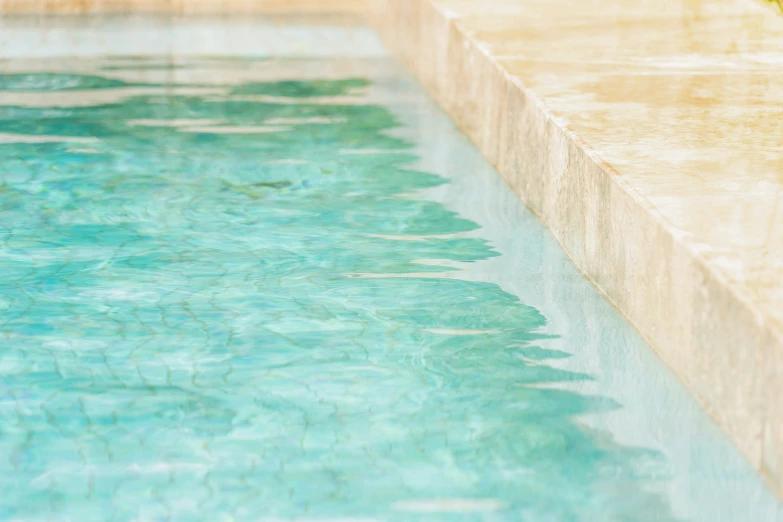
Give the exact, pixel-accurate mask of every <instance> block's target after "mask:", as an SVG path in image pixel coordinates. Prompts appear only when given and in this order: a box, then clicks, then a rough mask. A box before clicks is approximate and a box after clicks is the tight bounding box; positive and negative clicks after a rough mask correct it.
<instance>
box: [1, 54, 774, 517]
mask: <svg viewBox="0 0 783 522" xmlns="http://www.w3.org/2000/svg"><path fill="white" fill-rule="evenodd" d="M3 71H4V72H3V74H2V75H0V183H1V184H0V224H2V228H1V229H0V241H2V242H1V243H0V264H1V266H2V270H1V271H0V310H1V312H0V324H1V325H2V326H0V333H1V334H2V336H3V342H2V347H0V371H1V372H2V375H3V379H2V384H1V385H0V415H1V416H2V417H1V418H2V424H0V455H3V456H5V457H6V458H3V459H0V498H2V500H0V518H2V519H7V520H79V521H89V520H123V521H124V520H183V521H184V520H209V521H215V520H302V519H307V520H342V521H349V520H353V521H358V520H388V521H393V520H395V521H396V520H413V521H415V520H498V521H506V520H509V521H511V520H524V521H531V522H536V521H542V522H543V521H547V522H549V521H556V522H560V521H563V522H566V521H577V520H578V521H582V520H584V521H598V520H600V521H628V522H637V521H638V522H642V521H679V520H723V519H725V520H730V519H732V518H729V517H733V516H734V515H733V514H736V513H746V514H750V516H751V518H749V519H747V520H752V519H756V520H773V519H774V518H773V517H775V516H778V514H779V510H778V505H777V503H776V502H775V501H774V500H772V498H771V496H770V495H769V493H768V492H767V491H766V490H765V489H764V487H763V486H762V485H761V484H760V483H759V481H758V479H757V478H756V477H755V475H754V474H753V473H752V472H750V470H749V469H748V468H747V466H745V465H744V463H743V461H742V460H741V458H740V457H739V456H738V455H737V453H736V451H735V450H734V449H733V448H731V446H730V445H729V444H728V443H727V442H726V441H725V439H724V438H723V437H722V436H721V435H720V434H719V433H718V432H717V430H716V429H715V428H714V426H712V424H711V423H710V422H709V420H708V419H706V417H705V416H704V415H702V414H701V413H700V412H699V411H698V407H697V406H696V405H695V404H694V403H693V401H692V400H691V399H690V398H689V397H688V396H687V393H685V392H684V390H682V389H681V387H680V386H679V385H678V384H677V383H676V380H675V379H673V377H672V376H670V375H669V374H668V373H667V371H666V370H665V369H664V368H662V367H661V365H659V364H657V363H656V362H655V359H654V357H653V356H652V355H651V354H650V353H649V350H648V349H647V348H646V347H645V346H644V345H643V343H641V341H640V340H639V339H638V338H637V337H636V336H635V334H634V333H633V332H632V330H631V329H630V328H629V327H628V326H627V325H625V324H624V323H623V322H622V320H621V319H620V318H619V317H618V316H617V314H615V313H614V311H613V310H611V308H610V307H609V306H608V305H607V304H606V303H604V302H603V301H602V300H601V299H600V297H599V296H597V294H596V293H595V292H594V291H593V290H592V289H591V288H590V287H589V285H587V283H586V282H584V281H583V280H582V279H581V278H580V277H579V275H578V274H577V273H576V272H575V270H574V269H573V268H572V267H570V265H568V263H567V261H566V260H565V258H564V256H563V255H562V253H561V252H560V251H559V249H558V248H557V246H556V245H555V244H554V243H553V241H552V240H551V238H549V236H548V235H547V234H546V232H544V231H543V230H542V229H541V227H540V225H539V224H538V223H537V222H535V220H534V219H533V218H531V216H530V215H529V214H528V213H526V212H525V211H524V210H523V209H522V208H521V206H520V205H519V204H518V203H517V202H516V199H514V197H513V195H512V194H510V193H509V191H508V190H507V189H506V188H505V187H504V186H503V185H502V183H501V182H500V181H499V180H498V178H497V177H496V175H495V174H494V173H492V172H491V169H489V167H487V166H486V165H485V164H484V163H483V162H482V160H481V159H480V157H479V156H478V153H476V151H475V150H474V149H472V147H471V146H470V145H469V144H468V142H467V141H466V140H465V139H464V138H463V137H462V136H461V135H459V134H458V133H457V132H456V130H455V129H454V128H453V126H452V125H451V124H450V123H449V122H448V120H447V119H446V118H445V117H444V116H443V115H441V114H440V113H439V111H438V110H437V109H436V108H435V107H434V106H433V105H432V103H431V102H430V101H429V100H428V99H427V98H426V96H425V95H424V94H423V93H422V92H421V91H420V90H419V89H418V88H416V87H415V86H413V85H412V84H411V82H410V80H409V79H408V78H407V77H406V76H405V75H404V73H402V72H400V71H399V70H398V69H397V68H396V67H395V66H394V65H392V64H391V63H390V62H389V61H388V60H387V61H383V62H380V63H379V62H378V61H377V60H373V61H364V60H360V59H326V58H321V59H318V60H303V59H273V58H270V57H255V58H251V57H231V58H219V57H210V58H207V57H180V58H176V59H172V58H170V57H169V58H166V59H161V58H160V57H156V56H132V57H129V56H113V57H111V56H110V57H99V58H90V59H70V60H66V61H62V60H58V61H48V60H42V61H35V60H26V61H24V62H7V63H6V64H5V66H4V68H3ZM564 296H565V297H564ZM607 349H609V350H610V351H612V350H614V351H615V353H614V355H612V354H611V353H610V354H609V355H607V351H606V350H607ZM620 352H622V353H620ZM629 354H630V355H629ZM628 357H631V358H633V359H634V361H630V362H629V361H626V360H625V359H624V358H628ZM607 361H610V362H607ZM594 363H598V367H596V366H595V364H594ZM607 365H609V366H607ZM608 368H611V370H610V371H607V370H608ZM613 372H616V373H617V374H618V375H619V377H618V376H617V375H616V376H614V377H613V376H612V375H610V374H612V373H613ZM618 382H619V383H620V384H618ZM646 394H651V395H654V396H656V397H658V398H653V397H650V398H648V399H645V398H644V396H645V395H646ZM661 397H663V398H666V397H668V401H669V405H670V406H672V405H673V406H674V408H673V410H677V413H675V412H674V411H669V412H668V413H663V414H662V412H665V410H666V407H665V406H661V404H660V398H661ZM644 402H646V404H643V405H642V406H641V407H640V406H639V405H640V404H641V403H644ZM629 412H630V413H629ZM613 419H614V420H613ZM618 419H619V420H618ZM683 423H685V424H683ZM639 426H642V427H643V429H641V430H638V429H637V428H638V427H639ZM650 427H652V428H651V429H652V431H651V430H650ZM659 432H660V433H659ZM683 448H686V449H685V450H683ZM694 448H696V449H694ZM683 451H685V452H687V453H688V454H689V456H690V457H689V461H688V462H686V463H683V461H682V456H683V454H684V453H683ZM683 486H685V487H683ZM751 509H756V510H757V513H761V515H758V516H762V517H763V518H753V517H757V515H756V514H754V512H752V511H749V510H751ZM721 517H726V518H721Z"/></svg>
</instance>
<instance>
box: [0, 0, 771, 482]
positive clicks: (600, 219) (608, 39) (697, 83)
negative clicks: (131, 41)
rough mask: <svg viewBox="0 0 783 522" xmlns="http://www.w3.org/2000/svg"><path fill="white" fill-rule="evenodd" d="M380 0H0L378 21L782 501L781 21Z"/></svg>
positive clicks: (719, 10) (40, 5)
mask: <svg viewBox="0 0 783 522" xmlns="http://www.w3.org/2000/svg"><path fill="white" fill-rule="evenodd" d="M366 1H367V4H366V5H365V3H364V0H260V1H252V0H226V1H219V0H163V1H156V0H0V12H13V13H79V12H128V11H131V12H135V11H156V12H172V13H206V12H226V13H229V12H247V11H253V12H274V13H280V12H296V13H302V12H308V13H334V12H354V13H355V12H359V11H364V10H365V9H366V10H367V12H366V14H367V16H368V17H369V19H370V21H371V22H372V24H373V25H374V27H375V28H376V29H377V30H378V32H379V33H380V34H381V36H382V37H383V39H384V41H385V42H386V44H387V45H388V46H389V47H390V49H392V50H393V51H394V52H396V53H397V54H398V56H400V57H401V58H402V60H403V61H404V62H405V63H406V64H407V65H408V67H410V68H411V69H412V70H413V71H414V72H415V73H416V74H417V76H418V77H419V79H420V80H421V81H422V83H423V84H424V85H425V86H426V87H427V88H428V89H429V91H430V93H431V94H432V95H433V96H434V97H435V98H436V99H437V100H438V101H439V102H440V103H441V104H442V105H443V107H444V108H445V109H446V110H447V111H448V112H449V113H450V114H451V116H452V117H453V118H454V119H455V120H456V121H457V123H458V124H459V125H460V126H461V127H462V129H463V130H464V131H465V132H466V133H467V134H468V135H469V136H470V137H471V139H472V140H473V141H474V142H475V143H476V144H477V145H478V147H479V148H480V150H481V151H482V152H483V154H484V155H485V156H486V157H487V158H488V159H489V160H490V161H491V162H492V163H493V164H494V165H495V166H496V167H497V168H498V170H499V171H500V172H501V174H502V175H503V176H504V177H505V178H506V179H507V181H508V183H509V184H510V185H511V186H512V187H513V188H514V190H515V191H516V193H517V194H518V195H519V197H520V199H521V200H522V201H523V202H524V203H525V204H526V205H528V206H529V207H530V208H531V209H532V210H533V211H534V212H536V213H537V214H538V215H539V216H540V218H541V219H542V221H543V222H544V223H545V224H546V225H547V226H548V227H549V228H550V229H551V231H552V232H553V234H554V235H555V236H556V237H557V239H558V240H559V241H560V242H561V244H562V245H563V247H564V248H565V250H566V251H567V252H568V254H569V255H570V256H571V258H572V259H573V261H574V263H575V264H576V265H577V266H578V267H579V268H580V270H582V271H583V272H584V273H585V274H586V275H587V276H588V277H589V278H590V279H591V280H592V281H593V282H594V283H595V285H596V286H597V287H598V288H599V289H600V290H602V291H603V292H604V293H605V294H606V295H607V296H608V298H609V299H610V300H611V301H612V302H613V303H614V304H615V305H616V306H617V308H618V309H620V310H621V311H622V312H623V313H624V314H625V315H626V316H627V317H628V318H629V320H630V321H631V322H632V323H633V324H634V325H635V326H636V327H637V328H638V329H639V330H640V331H641V332H642V333H643V334H644V335H645V337H646V338H647V339H648V341H649V342H650V343H651V345H652V346H653V347H654V349H655V350H656V351H657V353H658V354H659V355H660V357H661V358H662V359H663V360H664V361H665V362H666V363H667V364H668V365H669V366H670V367H671V368H672V369H673V370H674V371H675V372H676V373H677V374H678V375H679V376H680V377H681V378H682V379H683V380H684V381H685V382H686V384H687V385H688V387H689V388H690V389H691V391H692V392H693V393H694V394H695V395H696V396H697V397H698V398H699V400H700V401H701V403H702V404H703V406H704V407H705V409H706V410H707V411H708V412H709V413H710V414H711V415H712V416H713V418H714V419H715V420H716V421H717V422H718V423H719V424H720V425H721V426H722V427H723V429H724V430H725V431H726V432H727V433H728V434H729V436H730V437H731V438H732V439H733V440H734V441H735V443H736V444H737V445H738V446H739V448H740V449H741V450H742V451H743V452H744V454H745V455H746V456H747V457H748V459H749V460H750V461H751V463H752V464H753V465H754V466H755V467H756V469H758V470H760V471H761V472H762V473H763V474H764V475H765V477H766V478H767V479H768V480H769V481H770V482H771V483H772V484H773V485H775V486H776V488H777V490H778V492H781V491H783V400H782V399H781V397H782V396H783V378H781V376H783V16H779V15H777V14H776V13H775V11H774V6H770V5H769V4H768V5H763V3H762V2H756V1H755V0H660V1H657V2H641V1H618V0H592V1H590V2H574V1H573V0H366ZM770 7H773V8H772V9H770ZM6 36H7V37H8V36H9V35H8V34H7V35H6ZM0 40H2V38H0ZM107 41H109V40H107ZM6 43H7V42H6ZM49 43H50V44H51V42H49ZM117 45H119V44H117Z"/></svg>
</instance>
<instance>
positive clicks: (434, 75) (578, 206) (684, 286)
mask: <svg viewBox="0 0 783 522" xmlns="http://www.w3.org/2000/svg"><path fill="white" fill-rule="evenodd" d="M457 14H458V13H453V12H450V11H449V10H448V8H446V7H443V6H438V4H437V2H434V1H432V0H370V9H369V16H368V18H369V21H370V23H371V24H372V25H373V27H374V28H375V29H376V31H378V33H379V35H380V36H381V38H382V40H383V41H384V43H385V44H386V45H388V46H389V47H390V49H391V50H392V51H393V52H394V53H395V54H396V55H397V56H398V57H399V58H400V59H401V60H402V61H403V63H404V64H405V65H406V66H408V67H409V68H410V69H411V70H412V71H413V72H414V73H415V75H416V76H417V78H418V79H419V80H420V81H421V83H422V84H423V85H424V87H425V88H426V90H427V91H428V92H429V93H430V95H432V96H433V97H434V98H435V99H436V100H437V101H438V102H439V103H440V105H441V106H442V107H443V108H444V109H445V110H446V112H448V114H449V115H450V116H451V117H452V118H453V119H454V120H455V122H456V123H457V124H458V125H459V126H460V128H461V129H462V130H463V131H464V132H465V133H466V134H467V135H468V136H469V137H470V139H471V140H472V141H473V142H474V143H475V144H476V146H477V147H478V148H479V150H480V151H481V152H482V154H483V155H484V156H485V157H486V158H487V159H488V160H489V161H490V162H491V163H492V164H493V165H494V166H495V167H496V168H497V170H498V171H499V172H500V173H501V175H502V176H503V177H504V178H505V179H506V181H507V182H508V183H509V185H510V186H511V187H512V188H513V190H514V191H515V193H516V194H517V196H518V197H519V198H520V199H521V201H522V202H523V203H524V204H525V205H526V206H528V207H529V208H530V209H531V210H532V211H533V212H534V213H535V214H536V215H537V216H538V217H539V218H540V219H541V220H542V221H543V222H544V224H545V225H546V226H547V227H548V228H549V229H550V231H551V232H552V233H553V235H554V236H555V238H556V239H557V241H558V242H559V243H560V244H561V246H562V247H563V249H564V250H565V252H566V253H567V254H568V256H569V257H570V258H571V260H572V261H573V263H574V264H575V265H576V266H577V268H578V269H579V270H580V271H581V272H582V273H583V274H584V275H585V276H586V277H587V278H588V279H589V280H590V281H591V282H592V283H593V284H594V285H595V286H596V288H597V289H598V290H599V291H600V292H601V293H602V294H603V295H604V296H606V298H607V299H608V300H609V301H610V302H611V303H612V304H613V305H614V306H615V307H616V308H617V309H618V310H619V311H620V312H621V313H622V314H623V315H624V316H625V317H626V318H627V319H628V320H629V322H630V323H631V324H633V325H634V326H635V328H636V329H637V330H638V331H639V332H640V333H641V334H642V335H643V336H644V338H645V339H646V340H647V341H648V343H649V344H650V345H651V347H652V348H653V350H654V351H655V352H656V353H657V355H658V356H659V357H660V358H661V359H662V360H663V361H664V362H665V363H666V364H667V365H668V366H669V367H670V368H671V369H672V370H673V371H674V372H675V374H676V375H678V376H679V377H680V379H681V380H683V381H684V382H685V384H686V386H687V387H688V389H689V390H690V391H691V393H692V394H693V395H694V396H695V397H696V398H697V400H698V401H699V402H700V404H701V405H702V407H703V408H704V409H705V410H706V412H707V413H708V414H709V415H710V416H711V417H712V418H713V419H714V420H715V422H716V423H717V424H718V425H719V426H720V427H721V428H722V429H723V431H724V432H726V433H727V434H728V436H729V437H730V438H731V439H732V441H733V442H734V443H735V444H736V446H737V447H738V448H739V449H740V450H741V452H742V453H743V454H744V455H745V457H746V458H747V459H748V460H749V461H750V463H751V465H752V466H753V467H754V469H756V470H757V471H759V472H760V474H761V475H762V476H763V477H764V479H765V480H766V481H767V482H768V483H769V484H770V485H771V486H772V487H773V489H774V490H775V491H776V492H777V493H778V496H780V497H783V426H782V425H783V422H782V421H781V419H783V406H782V405H779V404H777V402H778V401H776V397H779V396H781V395H783V384H781V383H780V382H779V379H776V376H778V375H780V374H781V371H780V370H783V333H781V332H780V331H778V330H777V329H776V328H775V325H774V324H772V321H771V320H770V318H769V317H767V316H766V314H765V313H764V311H763V310H761V309H759V308H758V307H756V306H755V303H754V301H753V299H752V298H751V297H750V296H748V295H744V294H743V292H742V290H743V289H742V288H736V286H733V285H732V284H731V282H730V281H728V280H725V279H724V278H722V277H721V275H720V274H718V273H716V272H715V271H714V270H713V269H712V268H711V267H710V266H709V265H708V264H707V263H705V262H704V261H703V259H701V258H700V256H699V254H698V252H696V251H694V249H693V246H692V245H690V244H688V241H686V240H683V238H682V234H677V231H676V230H675V229H674V228H673V227H672V226H671V224H670V223H668V222H667V221H666V219H665V217H664V216H661V215H659V214H657V213H656V212H655V209H653V208H651V206H650V205H647V204H646V203H647V202H646V201H645V199H644V198H643V197H642V196H640V195H638V194H636V193H634V191H633V190H632V189H631V188H630V187H628V186H627V185H626V184H625V183H624V182H623V179H622V178H621V176H618V173H617V172H616V171H615V170H614V169H613V168H612V166H611V165H609V164H607V163H606V162H604V161H602V160H601V159H600V158H597V157H595V156H594V155H592V154H591V153H590V151H589V150H588V149H587V147H586V146H585V144H584V142H583V141H582V140H581V139H580V137H579V136H578V135H576V134H574V133H572V132H570V131H568V130H566V129H565V128H563V126H561V125H559V124H558V122H557V121H556V119H555V118H554V117H553V115H552V113H551V112H549V111H548V109H547V108H546V107H545V106H544V105H543V103H542V102H541V101H540V100H539V98H538V97H537V96H536V93H535V92H534V91H532V90H530V89H528V88H526V87H525V86H524V85H522V84H520V83H519V82H518V81H517V80H516V79H515V78H513V77H512V75H511V74H510V73H509V72H508V71H507V70H506V69H505V68H504V66H503V65H501V64H500V63H498V60H497V58H496V57H495V56H493V55H492V52H491V51H488V50H486V49H484V48H482V46H481V45H480V43H479V42H478V41H476V40H475V39H473V38H472V37H471V35H470V34H469V32H468V31H466V30H464V29H463V28H462V27H461V26H460V23H459V17H458V16H457ZM455 86H456V87H455ZM675 315H678V316H679V317H677V318H674V319H672V316H675ZM683 316H685V317H683ZM672 323H673V324H672ZM738 343H742V345H743V346H744V349H743V350H742V351H737V350H735V349H734V347H735V346H736V345H737V344H738Z"/></svg>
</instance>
